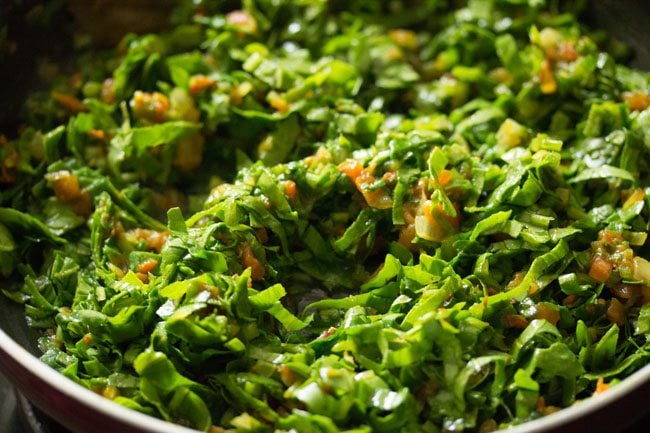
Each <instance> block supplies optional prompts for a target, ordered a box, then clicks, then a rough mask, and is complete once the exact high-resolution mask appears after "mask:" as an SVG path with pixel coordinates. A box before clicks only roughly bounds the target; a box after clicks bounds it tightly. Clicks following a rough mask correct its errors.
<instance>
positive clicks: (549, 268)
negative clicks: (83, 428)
mask: <svg viewBox="0 0 650 433" xmlns="http://www.w3.org/2000/svg"><path fill="white" fill-rule="evenodd" d="M583 3H584V2H581V1H577V2H574V1H554V0H546V1H545V0H528V1H525V0H469V1H445V0H403V1H377V2H370V1H362V0H346V1H339V0H301V1H289V0H244V1H243V2H241V4H240V3H238V2H235V1H227V2H225V1H224V2H211V1H192V2H190V1H187V2H183V3H180V4H179V6H178V7H177V8H176V9H175V11H174V13H173V15H172V18H171V19H172V22H173V26H172V30H170V31H168V32H167V33H164V34H158V35H146V36H134V35H130V36H126V37H125V39H124V40H123V42H122V43H121V44H120V45H119V46H118V47H117V49H116V50H115V51H114V52H111V53H98V52H92V51H89V50H85V51H84V50H80V54H79V55H78V58H77V65H78V66H77V67H76V69H75V70H74V71H73V72H72V73H66V74H60V75H59V76H58V78H57V79H55V81H54V83H53V88H52V90H49V91H47V92H40V93H35V94H33V95H32V96H31V97H30V98H29V100H28V101H27V102H26V112H27V115H26V118H25V123H26V125H27V126H26V127H25V128H24V129H23V130H22V133H21V134H20V135H19V137H18V138H16V139H14V140H9V139H5V138H3V139H2V140H1V141H0V143H1V147H0V182H1V184H2V190H1V193H0V204H1V206H2V208H0V273H1V274H2V276H3V277H6V279H9V280H10V281H13V282H14V283H13V285H11V287H5V288H6V290H5V294H6V295H7V296H9V297H10V298H12V299H14V300H15V301H17V302H21V303H23V304H24V305H25V311H26V315H27V320H28V321H29V323H30V325H31V326H33V327H36V328H41V329H43V332H44V334H43V335H44V336H43V337H42V338H41V340H40V347H41V348H42V350H43V356H42V360H43V361H44V362H45V363H47V364H48V365H50V366H52V367H54V368H56V369H58V370H60V371H61V373H62V374H64V375H66V376H67V377H69V378H71V379H72V380H74V381H76V382H78V383H80V384H82V385H83V386H85V387H87V388H90V389H91V390H93V391H95V392H97V393H99V394H102V395H103V396H105V397H106V398H109V399H112V400H114V401H115V402H116V403H119V404H122V405H124V406H127V407H129V408H132V409H135V410H138V411H141V412H144V413H147V414H151V415H154V416H157V417H161V418H163V419H165V420H168V421H171V422H174V423H178V424H182V425H187V426H191V427H194V428H196V429H198V430H204V431H211V432H215V433H216V432H226V431H230V432H241V433H244V432H246V433H253V432H260V433H265V432H268V433H271V432H300V433H312V432H313V433H335V432H348V433H352V432H354V433H362V432H379V433H382V432H391V433H393V432H404V433H410V432H427V433H433V432H447V431H466V432H481V433H486V432H490V431H494V430H497V429H500V428H504V427H507V426H510V425H514V424H520V423H523V422H526V421H528V420H532V419H535V418H539V417H542V416H544V415H546V414H549V413H552V412H555V411H557V410H559V409H560V408H562V407H566V406H569V405H571V404H573V403H574V402H576V401H578V400H582V399H585V398H588V397H590V396H592V395H594V394H599V393H602V392H606V390H607V389H608V387H610V386H615V384H616V383H617V382H618V381H619V380H620V379H622V378H624V377H625V376H627V375H629V374H630V373H632V372H634V371H636V370H638V369H639V368H641V367H642V366H644V365H646V364H648V363H649V362H650V343H649V342H648V336H650V262H649V261H648V260H647V258H650V249H649V248H648V245H647V242H646V238H647V232H648V228H649V221H650V210H649V205H650V197H649V196H650V108H649V106H650V96H649V95H650V93H649V92H650V74H649V73H646V72H641V71H637V70H633V69H629V68H627V67H625V66H622V65H621V64H620V63H617V61H622V60H625V56H626V55H627V52H626V49H625V47H622V46H621V45H620V44H619V43H616V42H612V41H610V40H609V39H608V38H607V37H606V36H605V35H604V34H602V33H599V32H593V31H591V30H589V29H587V28H586V27H585V26H584V25H583V24H581V23H579V22H578V21H577V18H576V15H577V14H578V13H579V11H580V7H581V5H582V4H583Z"/></svg>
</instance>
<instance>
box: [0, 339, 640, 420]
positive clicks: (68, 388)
mask: <svg viewBox="0 0 650 433" xmlns="http://www.w3.org/2000/svg"><path fill="white" fill-rule="evenodd" d="M0 356H2V357H3V358H5V357H6V358H9V360H10V362H14V363H18V364H20V365H21V366H22V367H23V368H24V369H26V370H27V371H29V373H31V374H33V375H34V376H36V377H38V378H40V379H41V380H43V381H45V382H46V383H48V384H49V385H51V386H53V387H55V388H56V389H57V390H58V391H60V392H61V393H63V394H65V395H66V396H67V397H68V398H70V399H72V400H74V401H76V402H79V403H80V404H82V405H85V406H87V407H88V408H90V409H92V410H93V411H95V412H97V413H100V414H102V415H104V416H107V417H110V418H112V419H115V420H118V421H119V422H122V423H125V424H127V425H129V426H131V427H134V428H138V429H140V430H142V431H143V432H157V433H191V432H196V430H192V429H189V428H186V427H183V426H180V425H177V424H173V423H171V422H167V421H164V420H161V419H158V418H154V417H152V416H149V415H146V414H143V413H140V412H137V411H135V410H132V409H129V408H127V407H124V406H121V405H119V404H117V403H114V402H112V401H110V400H108V399H106V398H104V397H101V396H99V395H97V394H95V393H94V392H92V391H90V390H89V389H87V388H84V387H83V386H81V385H79V384H77V383H75V382H74V381H73V380H71V379H69V378H67V377H65V376H63V375H62V374H61V373H59V372H58V371H56V370H54V369H53V368H51V367H49V366H48V365H46V364H45V363H43V362H42V361H41V360H39V359H38V358H37V357H35V356H34V355H32V354H31V353H30V352H29V351H28V350H27V349H25V348H24V347H23V346H21V345H20V344H18V343H17V342H16V341H14V340H13V339H12V338H11V337H10V336H9V335H8V334H7V333H5V332H4V330H3V329H0ZM7 379H8V380H9V381H11V382H12V383H14V384H15V381H14V380H13V379H12V378H11V377H7ZM648 382H650V364H647V365H645V366H644V367H642V368H641V369H639V370H638V371H636V372H634V373H633V374H631V375H630V376H628V377H626V378H625V379H623V380H622V381H621V382H620V383H618V384H617V385H616V386H614V387H612V388H610V389H609V390H607V392H604V393H602V394H599V395H597V396H593V397H590V398H587V399H585V400H581V401H579V402H577V403H575V404H573V405H572V406H570V407H567V408H564V409H562V410H560V411H558V412H555V413H553V414H550V415H546V416H544V417H542V418H539V419H536V420H533V421H528V422H526V423H523V424H521V425H518V426H515V427H510V428H508V429H507V431H508V432H509V433H535V432H545V431H552V430H553V429H556V428H559V427H562V426H565V425H567V424H568V423H569V422H570V421H573V420H575V419H576V418H580V417H584V416H587V415H589V414H591V413H594V412H597V411H599V410H601V409H604V408H605V407H606V406H608V405H610V404H612V403H614V402H616V401H618V400H620V399H621V398H623V397H624V396H625V395H627V394H630V393H632V392H633V391H635V390H637V389H638V388H640V387H642V386H644V385H646V384H647V383H648Z"/></svg>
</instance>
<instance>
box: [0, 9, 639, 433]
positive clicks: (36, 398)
mask: <svg viewBox="0 0 650 433" xmlns="http://www.w3.org/2000/svg"><path fill="white" fill-rule="evenodd" d="M4 2H5V0H3V3H4ZM10 3H11V1H10ZM26 3H30V2H22V3H21V4H22V5H25V4H26ZM31 3H32V4H33V2H31ZM82 3H83V2H82ZM86 3H88V2H86ZM97 3H101V1H99V0H97ZM129 3H130V2H124V4H125V5H127V4H129ZM6 5H7V3H5V6H1V5H0V25H2V21H4V20H8V22H9V24H10V33H11V25H13V29H16V28H18V31H17V32H16V33H15V34H14V36H15V38H16V40H18V41H19V44H18V47H17V50H16V52H15V54H13V55H10V56H7V55H6V53H3V52H2V51H1V50H0V83H1V84H0V95H2V97H0V100H2V102H3V104H2V108H0V131H2V132H5V133H7V132H9V133H10V131H11V130H12V129H13V128H14V127H15V125H17V124H18V123H17V122H18V119H17V117H16V113H17V112H19V110H18V108H19V107H20V104H21V100H22V98H24V95H25V92H27V90H28V89H29V88H32V87H34V86H36V85H37V80H36V79H35V78H34V77H35V70H36V67H35V61H34V59H35V58H37V57H39V56H40V57H43V56H45V57H49V58H50V59H55V60H59V61H62V60H64V59H65V58H66V57H67V56H69V53H70V52H71V49H70V47H71V45H70V43H69V33H70V31H69V30H70V29H71V25H74V21H73V17H71V16H66V15H64V16H62V17H61V18H60V19H61V21H60V22H59V24H60V25H59V27H58V28H57V29H56V30H52V29H51V28H50V29H49V30H48V29H46V28H41V29H40V30H39V32H38V33H34V31H33V29H32V33H29V31H27V32H25V31H22V33H21V20H20V17H18V18H16V16H13V17H12V16H10V14H9V13H10V12H15V11H12V10H11V8H10V7H9V8H7V6H6ZM21 12H24V11H21ZM648 18H650V2H648V1H646V0H593V1H591V3H590V6H589V8H588V10H587V12H586V16H585V19H586V20H587V22H589V23H591V24H593V25H594V26H595V27H598V28H603V29H605V30H607V31H608V32H609V33H610V34H612V35H614V36H615V37H616V38H618V39H620V40H622V41H623V42H625V43H627V44H629V45H630V46H631V47H632V48H633V49H634V52H635V53H636V57H635V58H634V59H633V61H632V65H633V66H636V67H639V68H643V69H650V27H649V26H648ZM12 20H13V22H12ZM12 23H13V24H12ZM152 28H155V25H154V26H153V27H150V28H144V30H151V29H152ZM66 29H67V31H66ZM123 29H124V30H127V28H126V27H124V28H123ZM129 30H131V29H129ZM140 30H143V29H140ZM44 41H47V42H44ZM38 337H39V333H38V332H37V331H34V330H32V329H30V328H28V326H27V324H26V321H25V317H24V313H23V309H22V306H20V305H16V304H14V303H12V302H11V301H9V300H8V299H7V298H5V297H4V296H0V374H3V375H4V376H6V378H7V379H9V380H10V381H11V382H12V383H13V384H14V385H15V386H16V388H17V389H18V390H19V391H20V392H21V393H22V394H23V395H24V396H26V397H27V398H28V399H29V400H30V401H31V402H32V403H33V404H34V405H36V406H37V407H39V408H40V409H41V410H43V411H44V412H45V413H47V414H48V415H50V416H51V417H52V418H54V419H55V420H56V421H58V422H59V423H60V424H62V425H63V426H65V427H67V428H68V429H70V430H71V431H74V432H76V433H88V432H93V433H104V432H105V433H113V432H120V433H190V432H192V431H193V430H189V429H187V428H184V427H180V426H177V425H174V424H170V423H166V422H164V421H161V420H158V419H154V418H152V417H149V416H147V415H143V414H141V413H137V412H134V411H131V410H129V409H127V408H124V407H122V406H119V405H117V404H115V403H112V402H111V401H109V400H106V399H104V398H103V397H100V396H99V395H97V394H95V393H93V392H91V391H89V390H87V389H85V388H83V387H81V386H80V385H77V384H76V383H74V382H72V381H71V380H69V379H67V378H65V377H64V376H62V375H60V374H59V373H58V372H56V371H54V370H53V369H51V368H49V367H48V366H46V365H45V364H43V363H41V362H40V361H39V360H38V359H37V356H39V354H40V353H39V350H38V347H37V344H36V341H37V338H38ZM649 397H650V365H648V366H646V367H644V368H643V369H641V370H639V371H638V372H636V373H635V374H633V375H632V376H630V377H628V378H627V379H625V380H623V381H622V382H621V383H620V384H618V385H617V386H615V387H613V388H611V389H610V390H608V391H607V392H605V393H603V394H601V395H598V396H596V397H593V398H590V399H587V400H584V401H582V402H579V403H576V404H575V405H573V406H572V407H570V408H568V409H564V410H562V411H559V412H557V413H555V414H552V415H548V416H546V417H544V418H541V419H538V420H535V421H532V422H529V423H526V424H524V425H521V426H518V427H515V428H512V429H510V430H508V431H509V432H510V433H536V432H540V433H541V432H545V433H549V432H575V433H578V432H619V431H621V430H623V429H624V428H625V427H627V426H629V425H631V424H632V423H633V422H634V421H635V420H637V419H639V418H640V417H641V416H644V415H646V414H647V413H648V404H647V399H648V398H649ZM1 398H3V396H0V399H1Z"/></svg>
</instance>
